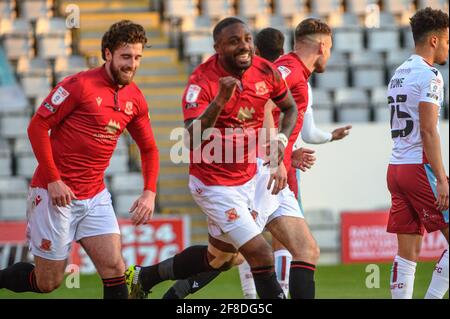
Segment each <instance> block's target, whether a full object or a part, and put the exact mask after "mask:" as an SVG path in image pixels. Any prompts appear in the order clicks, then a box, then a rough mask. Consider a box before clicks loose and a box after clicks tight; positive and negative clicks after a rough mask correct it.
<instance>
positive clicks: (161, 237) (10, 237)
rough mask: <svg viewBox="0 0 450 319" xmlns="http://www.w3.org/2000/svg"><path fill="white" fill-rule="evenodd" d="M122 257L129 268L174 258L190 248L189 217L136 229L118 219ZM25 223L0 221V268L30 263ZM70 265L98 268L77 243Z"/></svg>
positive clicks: (89, 270) (91, 270) (156, 221)
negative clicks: (20, 262)
mask: <svg viewBox="0 0 450 319" xmlns="http://www.w3.org/2000/svg"><path fill="white" fill-rule="evenodd" d="M119 226H120V231H121V233H122V254H123V257H124V259H125V263H126V264H127V265H131V264H142V265H152V264H155V263H157V262H160V261H163V260H164V259H167V258H169V257H172V256H173V255H175V254H176V253H178V252H180V251H182V250H183V249H184V248H186V247H187V246H189V245H190V220H189V217H187V216H183V217H168V218H162V217H155V218H154V219H152V220H151V221H149V222H148V223H147V224H145V225H140V226H138V227H135V226H134V225H133V224H132V223H131V221H129V220H125V219H119ZM25 230H26V223H25V222H6V221H5V222H0V269H3V268H5V267H7V266H8V265H11V264H13V263H16V262H19V261H31V260H32V256H31V255H30V254H29V252H28V247H27V244H26V237H25V236H26V234H25ZM69 263H71V264H75V265H77V266H79V270H80V272H81V273H94V272H95V267H94V265H93V263H92V261H91V260H90V258H89V257H88V256H87V255H86V252H85V251H84V250H83V248H82V247H81V246H80V245H79V244H78V243H74V245H73V246H72V253H71V260H70V261H69Z"/></svg>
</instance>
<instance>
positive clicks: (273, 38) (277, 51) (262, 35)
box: [255, 28, 284, 62]
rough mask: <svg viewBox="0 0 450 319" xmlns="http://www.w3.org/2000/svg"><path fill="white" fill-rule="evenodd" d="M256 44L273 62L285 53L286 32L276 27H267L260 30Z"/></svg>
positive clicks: (264, 56) (266, 57)
mask: <svg viewBox="0 0 450 319" xmlns="http://www.w3.org/2000/svg"><path fill="white" fill-rule="evenodd" d="M255 45H256V47H257V48H258V50H259V53H260V55H261V56H262V57H263V58H264V59H266V60H269V61H271V62H273V61H275V60H276V59H278V57H279V56H280V55H282V54H283V47H284V34H283V32H281V31H280V30H278V29H275V28H265V29H262V30H261V31H259V32H258V34H257V35H256V38H255Z"/></svg>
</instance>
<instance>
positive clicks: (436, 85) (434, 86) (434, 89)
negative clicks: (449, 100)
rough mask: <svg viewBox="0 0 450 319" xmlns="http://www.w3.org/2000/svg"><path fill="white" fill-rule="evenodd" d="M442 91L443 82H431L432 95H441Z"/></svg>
mask: <svg viewBox="0 0 450 319" xmlns="http://www.w3.org/2000/svg"><path fill="white" fill-rule="evenodd" d="M441 90H442V81H441V80H440V79H438V78H435V79H432V80H431V81H430V91H429V92H430V93H439V92H440V91H441Z"/></svg>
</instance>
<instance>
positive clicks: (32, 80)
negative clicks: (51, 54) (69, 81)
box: [17, 57, 52, 98]
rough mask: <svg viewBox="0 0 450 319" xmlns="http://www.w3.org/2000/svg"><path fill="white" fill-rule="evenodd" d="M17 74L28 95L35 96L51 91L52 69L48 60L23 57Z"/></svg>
mask: <svg viewBox="0 0 450 319" xmlns="http://www.w3.org/2000/svg"><path fill="white" fill-rule="evenodd" d="M17 74H18V76H19V79H20V83H21V84H22V88H23V90H24V92H25V94H26V96H27V97H30V98H33V97H34V98H35V97H37V96H40V95H42V93H43V92H46V93H49V92H50V90H51V84H52V70H51V67H50V64H49V63H48V61H47V60H44V59H41V58H34V59H27V58H23V57H22V58H20V59H19V61H18V63H17Z"/></svg>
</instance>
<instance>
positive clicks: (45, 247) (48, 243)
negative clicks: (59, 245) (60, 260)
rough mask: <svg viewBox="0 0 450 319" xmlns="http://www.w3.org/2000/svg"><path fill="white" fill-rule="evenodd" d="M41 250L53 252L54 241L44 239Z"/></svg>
mask: <svg viewBox="0 0 450 319" xmlns="http://www.w3.org/2000/svg"><path fill="white" fill-rule="evenodd" d="M39 248H40V249H42V250H44V251H51V250H52V241H51V240H48V239H42V241H41V246H40V247H39Z"/></svg>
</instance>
